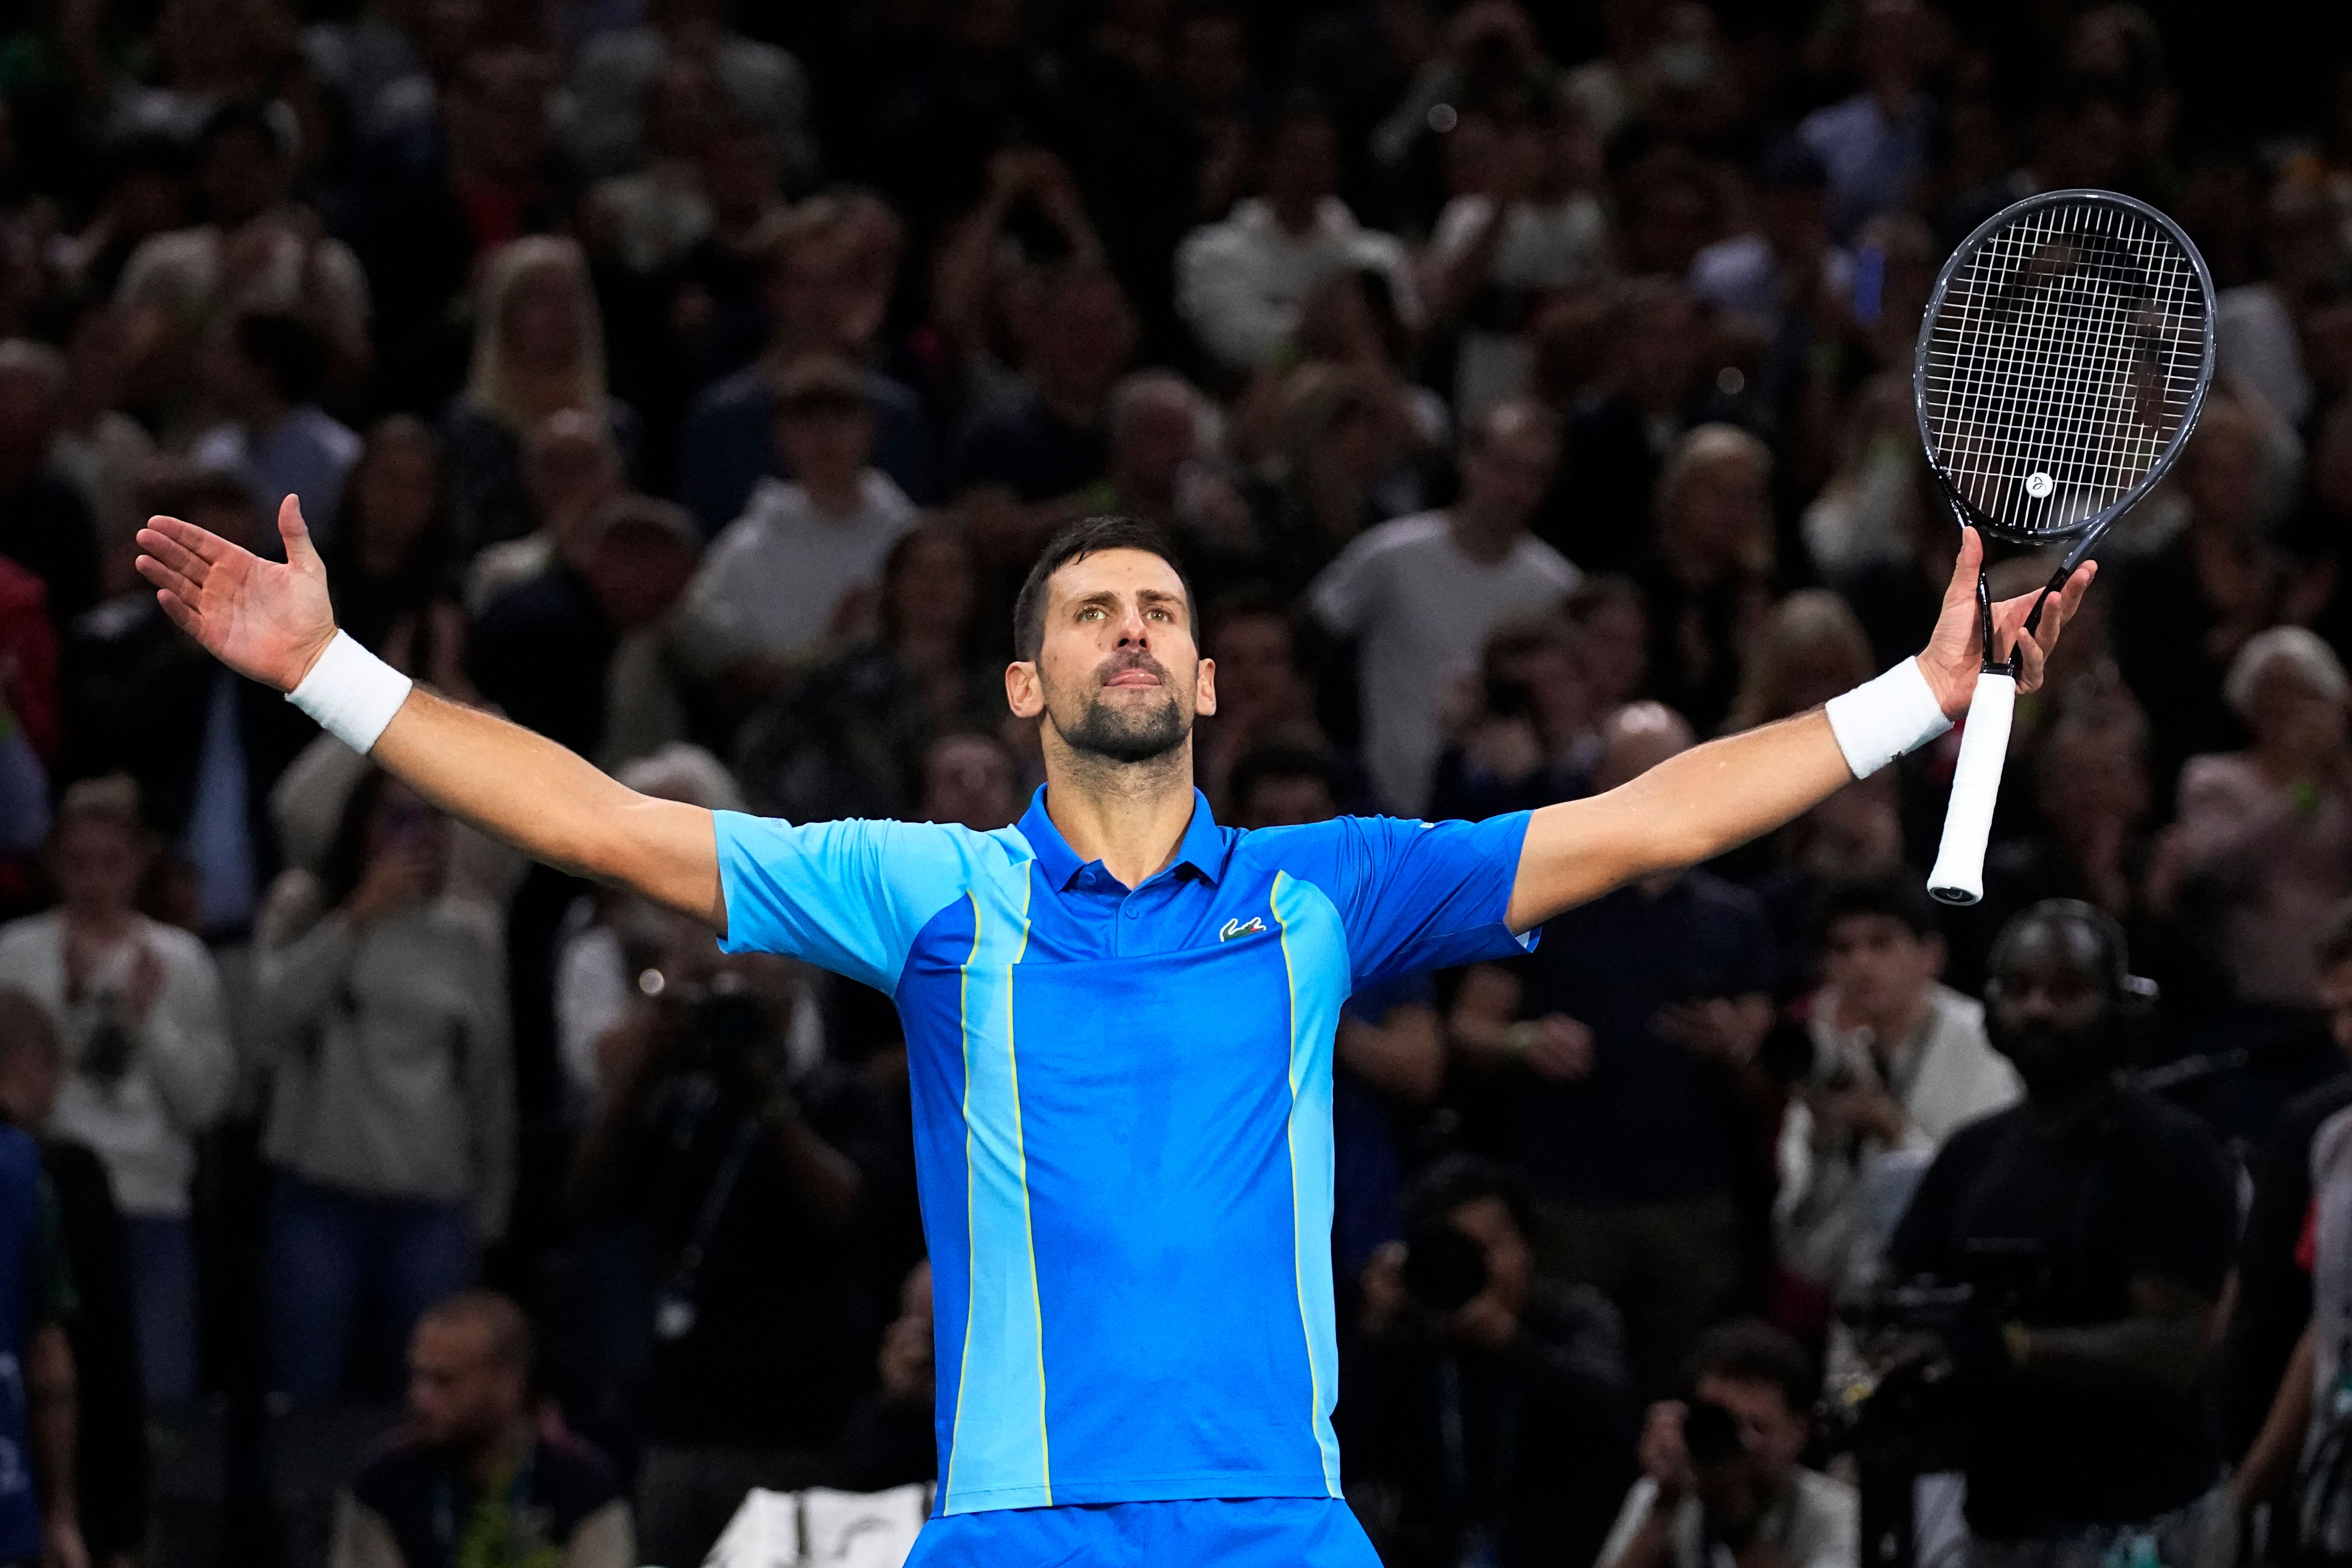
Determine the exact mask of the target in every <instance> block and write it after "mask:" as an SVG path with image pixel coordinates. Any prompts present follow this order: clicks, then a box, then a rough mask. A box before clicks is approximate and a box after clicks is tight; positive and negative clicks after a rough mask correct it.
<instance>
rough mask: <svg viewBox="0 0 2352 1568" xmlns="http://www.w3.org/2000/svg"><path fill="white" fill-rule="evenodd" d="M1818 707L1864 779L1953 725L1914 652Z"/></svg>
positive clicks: (1850, 763)
mask: <svg viewBox="0 0 2352 1568" xmlns="http://www.w3.org/2000/svg"><path fill="white" fill-rule="evenodd" d="M1822 711H1823V713H1824V714H1826V715H1827V716H1828V719H1829V721H1830V733H1831V735H1832V736H1833V737H1834V738H1835V739H1836V741H1837V743H1838V750H1839V751H1841V752H1843V753H1844V754H1845V762H1846V766H1847V767H1848V768H1850V769H1852V770H1853V776H1854V777H1856V778H1858V779H1866V778H1868V777H1869V776H1870V775H1871V774H1873V773H1876V772H1877V771H1878V770H1879V769H1881V768H1883V767H1885V765H1886V764H1887V763H1891V762H1893V761H1894V760H1895V758H1897V757H1899V756H1902V755H1904V754H1905V753H1906V752H1914V751H1916V750H1918V749H1919V748H1920V747H1921V746H1924V745H1926V744H1927V742H1930V741H1932V740H1934V739H1935V738H1936V737H1937V736H1938V735H1940V734H1942V733H1943V732H1944V731H1947V730H1948V729H1950V728H1951V727H1952V721H1951V720H1950V718H1949V717H1948V716H1947V715H1946V713H1945V710H1944V702H1943V699H1942V698H1941V697H1940V696H1939V695H1938V694H1937V691H1936V689H1935V688H1934V687H1933V686H1932V685H1930V684H1929V682H1928V679H1927V670H1926V668H1924V667H1922V666H1921V664H1920V662H1919V661H1918V660H1917V659H1916V658H1906V659H1905V660H1904V661H1903V662H1902V663H1900V664H1898V665H1896V666H1895V668H1892V669H1890V670H1888V671H1887V672H1886V673H1885V674H1884V675H1881V676H1879V677H1877V678H1876V679H1872V680H1866V681H1864V682H1863V683H1862V684H1861V685H1860V686H1857V687H1855V688H1854V689H1853V690H1851V691H1848V692H1845V693H1844V694H1843V695H1841V696H1837V697H1832V698H1831V699H1830V700H1829V701H1828V702H1827V703H1826V704H1825V705H1824V706H1823V708H1822Z"/></svg>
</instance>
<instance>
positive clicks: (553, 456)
mask: <svg viewBox="0 0 2352 1568" xmlns="http://www.w3.org/2000/svg"><path fill="white" fill-rule="evenodd" d="M621 469H622V463H621V448H620V446H619V445H618V443H616V442H615V441H614V439H613V425H612V421H610V420H609V419H606V418H604V417H603V416H601V415H595V414H590V413H587V412H584V411H583V410H581V409H577V408H559V409H557V410H556V411H555V412H554V413H552V414H551V415H549V416H547V417H546V418H544V419H542V420H541V421H540V422H539V423H538V424H537V425H535V426H532V427H531V430H530V435H528V436H527V437H524V438H523V446H522V479H523V489H524V490H525V492H526V493H528V494H529V496H530V510H531V516H532V519H533V520H534V524H535V525H534V526H533V528H532V529H531V531H530V532H529V533H526V534H524V535H523V536H522V537H521V538H520V539H509V540H503V541H501V542H499V543H496V544H491V545H488V546H485V547H484V548H483V549H482V551H481V552H479V553H478V554H477V555H476V556H474V558H473V560H472V561H471V562H470V563H468V564H467V568H466V605H467V608H468V609H469V610H472V611H473V612H474V613H476V614H477V615H478V614H479V613H480V612H481V611H482V609H483V608H484V607H485V606H487V605H488V604H489V602H490V601H491V600H493V599H495V598H497V597H498V596H499V595H500V594H502V593H504V592H505V591H506V590H507V589H509V588H510V587H512V586H514V584H517V583H520V582H523V581H525V580H526V579H528V578H531V577H535V576H537V575H539V574H541V572H544V571H546V570H547V568H548V567H549V565H550V564H551V563H554V562H556V561H558V560H564V559H570V558H572V556H574V555H576V554H577V552H578V550H579V547H580V538H581V535H582V534H583V532H585V531H586V530H587V526H588V520H589V519H590V518H592V517H593V516H595V514H596V511H597V509H598V508H600V507H602V506H603V505H604V503H605V502H607V501H609V500H613V499H614V497H616V496H618V495H620V494H622V493H623V492H624V491H625V490H626V489H627V488H628V484H627V476H626V475H625V474H624V473H623V472H622V471H621Z"/></svg>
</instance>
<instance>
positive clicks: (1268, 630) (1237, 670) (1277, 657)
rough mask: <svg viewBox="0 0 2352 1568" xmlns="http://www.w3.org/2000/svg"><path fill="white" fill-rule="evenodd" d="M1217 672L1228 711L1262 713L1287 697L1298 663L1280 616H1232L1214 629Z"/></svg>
mask: <svg viewBox="0 0 2352 1568" xmlns="http://www.w3.org/2000/svg"><path fill="white" fill-rule="evenodd" d="M1216 645H1217V658H1216V664H1217V674H1218V677H1219V679H1220V681H1221V683H1222V687H1223V692H1222V695H1223V700H1224V704H1225V707H1226V710H1227V711H1228V712H1229V713H1250V712H1263V711H1264V710H1266V709H1269V708H1274V707H1276V706H1278V705H1279V704H1281V703H1282V702H1283V701H1285V700H1287V699H1288V698H1290V697H1291V696H1292V695H1293V694H1294V693H1295V692H1296V691H1297V686H1298V662H1297V658H1296V657H1295V656H1294V654H1293V650H1292V648H1291V644H1290V626H1289V624H1288V623H1287V622H1286V621H1285V620H1284V619H1283V618H1282V617H1281V616H1268V615H1247V616H1234V617H1233V618H1232V619H1230V620H1227V621H1225V622H1224V623H1223V625H1222V626H1219V627H1218V628H1217V635H1216Z"/></svg>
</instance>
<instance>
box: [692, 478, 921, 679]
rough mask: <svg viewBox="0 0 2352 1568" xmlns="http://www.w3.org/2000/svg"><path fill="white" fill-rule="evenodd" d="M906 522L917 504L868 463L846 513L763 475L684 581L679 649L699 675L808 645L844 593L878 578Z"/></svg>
mask: <svg viewBox="0 0 2352 1568" xmlns="http://www.w3.org/2000/svg"><path fill="white" fill-rule="evenodd" d="M914 526H915V503H914V502H913V501H910V500H908V499H907V492H906V491H904V490H902V489H899V488H898V486H897V485H896V484H893V483H892V482H891V480H890V479H889V477H888V476H887V475H886V474H884V473H882V472H881V471H880V470H878V469H876V468H868V469H866V475H865V478H864V479H862V480H860V481H859V486H858V506H857V510H856V511H854V512H852V513H851V514H850V515H849V516H847V517H832V516H828V515H826V514H825V513H823V512H820V511H819V510H817V509H816V508H815V507H814V505H813V504H811V502H810V500H809V497H808V491H806V490H805V489H802V488H801V487H800V486H799V485H796V484H792V483H788V482H787V481H785V480H782V479H761V481H760V483H759V485H758V487H757V488H756V489H753V490H752V491H751V503H750V504H749V505H748V506H746V507H745V508H744V510H743V515H742V516H741V517H739V518H737V519H736V520H735V521H733V522H731V523H729V524H728V525H727V527H726V528H725V529H723V530H722V531H720V532H719V537H718V538H717V539H715V540H713V541H712V542H711V545H710V549H709V552H707V553H705V554H704V556H703V557H702V565H701V567H700V568H699V569H698V571H697V572H696V573H695V574H694V581H693V582H692V583H690V584H688V586H687V590H686V603H685V605H684V608H683V614H682V615H681V616H680V619H679V626H678V648H679V651H680V652H681V653H683V654H684V655H685V657H686V660H687V662H688V664H689V665H690V666H692V667H693V668H695V669H696V670H697V671H698V672H700V673H703V674H707V675H715V674H717V673H718V672H719V671H720V670H722V669H724V668H727V667H728V666H729V665H730V664H733V663H736V662H737V661H739V660H741V659H744V658H754V657H766V658H796V657H798V656H800V655H802V654H804V653H806V652H808V651H809V650H811V649H812V648H813V647H814V646H815V645H816V644H817V642H818V641H819V640H820V639H821V638H822V637H824V630H825V626H826V624H827V623H828V622H829V621H830V620H831V619H832V616H833V612H834V607H835V605H838V604H840V603H841V597H842V595H845V594H846V593H848V592H849V591H850V590H851V589H853V588H856V587H860V586H862V585H864V584H868V583H871V582H873V581H874V580H875V579H876V578H877V577H879V576H880V575H881V573H882V562H883V559H884V557H886V556H887V555H888V554H889V553H890V547H891V546H892V545H894V544H896V543H898V540H899V538H900V536H902V535H903V534H905V533H906V531H908V529H910V528H912V527H914Z"/></svg>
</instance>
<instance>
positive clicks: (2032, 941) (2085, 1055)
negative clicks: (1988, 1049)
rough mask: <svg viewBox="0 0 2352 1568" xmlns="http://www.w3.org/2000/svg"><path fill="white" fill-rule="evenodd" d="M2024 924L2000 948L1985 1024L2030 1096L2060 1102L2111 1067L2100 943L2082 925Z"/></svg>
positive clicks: (2031, 920)
mask: <svg viewBox="0 0 2352 1568" xmlns="http://www.w3.org/2000/svg"><path fill="white" fill-rule="evenodd" d="M2028 921H2029V923H2028V924H2026V925H2025V926H2023V927H2022V928H2021V929H2020V930H2019V931H2017V932H2016V933H2015V935H2014V936H2013V937H2011V939H2010V940H2009V941H2008V942H2007V943H2006V948H2005V951H2004V952H2002V954H2001V961H2000V968H1999V970H1998V971H1997V972H1996V973H1995V974H1994V976H1993V978H1994V980H1995V982H1996V986H1995V988H1994V990H1993V992H1992V993H1991V994H1990V995H1988V997H1987V998H1986V1000H1987V1002H1988V1004H1989V1005H1988V1006H1987V1008H1986V1011H1985V1022H1986V1024H1987V1025H1988V1026H1989V1032H1990V1035H1991V1037H1992V1043H1993V1047H1994V1048H1995V1049H1996V1050H1998V1051H2000V1054H2001V1055H2003V1056H2005V1057H2007V1058H2009V1059H2010V1060H2011V1062H2012V1063H2013V1064H2015V1066H2016V1068H2017V1071H2018V1076H2019V1077H2021V1078H2022V1079H2025V1083H2026V1088H2027V1089H2030V1090H2032V1091H2034V1092H2037V1093H2044V1094H2060V1093H2064V1092H2065V1091H2067V1090H2069V1089H2076V1088H2080V1087H2082V1086H2084V1085H2085V1084H2087V1083H2089V1082H2091V1081H2092V1080H2094V1079H2096V1078H2098V1077H2099V1076H2100V1075H2101V1074H2102V1073H2104V1072H2105V1071H2107V1070H2109V1068H2111V1067H2112V1066H2113V1059H2112V1058H2113V1051H2112V1047H2111V1046H2110V1043H2109V1040H2108V1038H2107V1035H2108V1030H2107V1027H2106V1024H2107V1020H2106V1017H2105V1014H2106V1009H2107V977H2106V975H2105V973H2103V968H2102V965H2103V955H2102V954H2101V952H2100V951H2099V942H2098V939H2097V937H2096V936H2095V934H2094V933H2093V932H2092V931H2091V930H2090V929H2089V928H2088V927H2086V926H2085V925H2084V924H2083V922H2082V921H2079V920H2068V919H2063V918H2040V919H2035V918H2032V917H2028Z"/></svg>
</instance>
